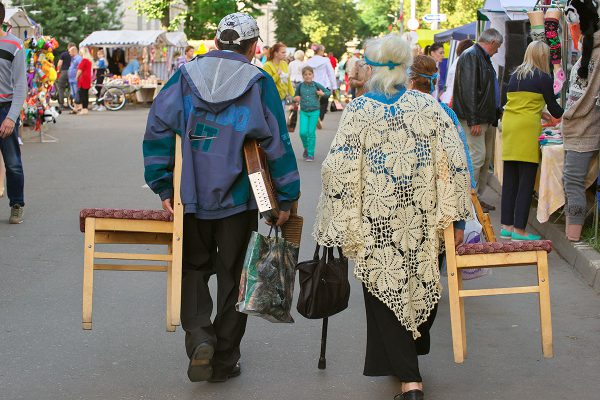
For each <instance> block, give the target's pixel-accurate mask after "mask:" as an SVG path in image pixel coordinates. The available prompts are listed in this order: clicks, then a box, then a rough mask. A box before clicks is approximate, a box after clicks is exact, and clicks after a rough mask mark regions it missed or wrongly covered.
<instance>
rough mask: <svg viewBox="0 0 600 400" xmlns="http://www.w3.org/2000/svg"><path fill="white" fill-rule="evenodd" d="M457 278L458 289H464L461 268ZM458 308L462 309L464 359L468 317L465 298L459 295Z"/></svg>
mask: <svg viewBox="0 0 600 400" xmlns="http://www.w3.org/2000/svg"><path fill="white" fill-rule="evenodd" d="M456 280H457V282H458V290H462V288H463V280H462V273H461V272H460V270H458V271H457V272H456ZM458 308H459V309H460V329H461V332H462V352H463V353H462V355H463V360H464V359H465V358H467V326H466V322H467V320H466V318H465V299H464V298H462V297H460V296H459V297H458Z"/></svg>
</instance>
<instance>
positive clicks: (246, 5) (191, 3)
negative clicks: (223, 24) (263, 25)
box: [185, 0, 269, 39]
mask: <svg viewBox="0 0 600 400" xmlns="http://www.w3.org/2000/svg"><path fill="white" fill-rule="evenodd" d="M268 2H269V0H253V1H245V2H243V7H242V8H240V7H239V6H240V5H241V3H240V2H238V1H236V0H186V4H187V7H188V11H187V13H186V14H185V34H186V35H187V36H188V37H190V38H197V39H204V38H212V37H214V34H215V32H216V30H217V25H218V24H219V21H221V19H222V18H223V17H224V16H225V15H227V14H231V13H234V12H236V11H242V12H245V13H248V14H250V15H253V16H254V17H257V16H259V15H260V14H261V11H260V6H261V5H264V4H267V3H268Z"/></svg>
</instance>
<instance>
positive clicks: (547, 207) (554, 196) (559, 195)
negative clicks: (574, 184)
mask: <svg viewBox="0 0 600 400" xmlns="http://www.w3.org/2000/svg"><path fill="white" fill-rule="evenodd" d="M564 163H565V149H564V146H563V144H562V143H560V144H549V145H543V146H542V162H541V164H540V184H539V188H538V190H537V192H538V206H537V220H538V221H539V222H540V223H544V222H548V221H549V220H550V216H551V215H552V214H553V213H554V212H556V211H557V210H559V209H560V208H561V207H562V206H564V205H565V191H564V186H563V176H564V174H563V171H564ZM597 177H598V158H597V157H596V158H595V159H594V161H592V162H591V163H590V167H589V170H588V173H587V176H586V178H585V187H586V188H589V187H590V186H592V184H593V183H594V182H596V178H597Z"/></svg>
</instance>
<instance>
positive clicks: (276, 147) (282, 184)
mask: <svg viewBox="0 0 600 400" xmlns="http://www.w3.org/2000/svg"><path fill="white" fill-rule="evenodd" d="M260 82H261V101H262V104H263V109H264V112H265V119H266V123H267V125H268V132H266V133H265V135H264V136H263V137H260V138H257V139H258V140H259V143H260V147H261V148H262V149H263V150H264V151H265V154H266V155H267V162H268V165H269V171H270V173H271V178H272V180H273V185H274V186H275V191H276V192H277V201H278V203H279V208H280V209H281V210H283V211H288V210H289V209H290V207H291V203H292V202H294V201H296V200H298V198H299V197H300V174H299V172H298V165H297V163H296V156H295V154H294V149H293V148H292V143H291V141H290V136H289V134H288V131H287V125H286V122H285V114H284V111H283V107H282V106H281V99H280V98H279V93H278V92H277V87H276V86H275V83H274V82H273V80H272V79H271V77H270V76H268V75H265V78H264V79H261V80H260Z"/></svg>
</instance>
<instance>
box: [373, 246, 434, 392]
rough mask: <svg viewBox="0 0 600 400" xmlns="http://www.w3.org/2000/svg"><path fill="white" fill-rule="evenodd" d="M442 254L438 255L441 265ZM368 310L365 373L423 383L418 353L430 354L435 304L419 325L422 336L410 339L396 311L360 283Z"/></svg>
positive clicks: (410, 335)
mask: <svg viewBox="0 0 600 400" xmlns="http://www.w3.org/2000/svg"><path fill="white" fill-rule="evenodd" d="M442 259H443V255H441V256H440V257H439V258H438V262H439V265H442ZM363 294H364V297H365V310H366V312H367V354H366V356H365V368H364V372H363V374H364V375H366V376H396V377H397V378H398V379H400V381H401V382H422V381H423V379H422V378H421V373H420V372H419V359H418V356H421V355H425V354H429V348H430V345H431V339H430V335H429V330H430V329H431V327H432V325H433V321H435V316H436V314H437V308H438V305H437V304H436V305H435V307H434V308H433V310H431V314H429V318H428V319H427V321H425V322H424V323H423V324H421V325H420V326H419V333H420V334H421V336H420V337H419V338H417V339H416V340H415V339H413V336H412V332H411V331H409V330H407V329H406V328H405V327H404V326H403V325H402V324H401V323H400V321H398V317H396V314H394V312H393V311H392V310H391V309H390V308H389V307H388V306H386V305H385V304H384V303H383V302H382V301H381V300H379V299H378V298H377V297H375V296H373V295H372V294H371V293H370V292H369V291H368V290H367V288H366V287H365V285H364V284H363Z"/></svg>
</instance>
